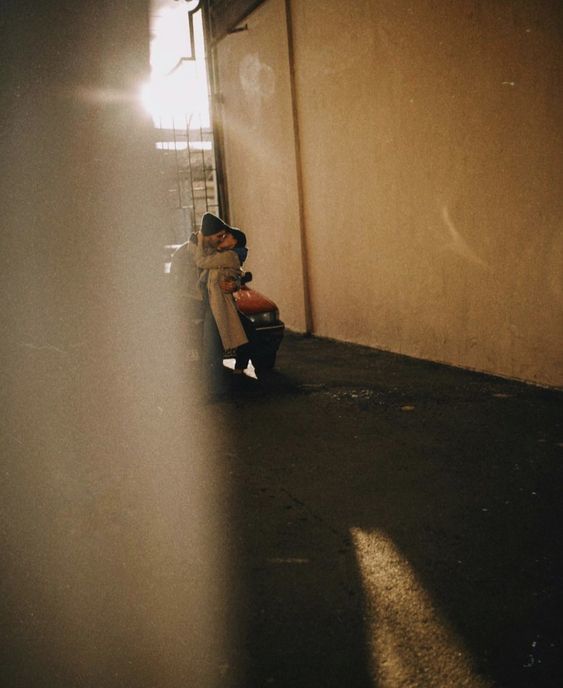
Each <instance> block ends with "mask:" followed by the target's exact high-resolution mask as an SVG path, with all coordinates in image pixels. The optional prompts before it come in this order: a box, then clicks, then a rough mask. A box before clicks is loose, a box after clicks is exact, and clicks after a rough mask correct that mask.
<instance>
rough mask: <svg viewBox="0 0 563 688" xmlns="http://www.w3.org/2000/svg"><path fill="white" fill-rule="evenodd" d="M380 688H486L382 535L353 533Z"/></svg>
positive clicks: (486, 683) (376, 682)
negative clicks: (438, 687)
mask: <svg viewBox="0 0 563 688" xmlns="http://www.w3.org/2000/svg"><path fill="white" fill-rule="evenodd" d="M351 535H352V539H353V541H354V545H355V548H356V556H357V559H358V564H359V569H360V572H361V576H362V583H363V589H364V595H365V599H366V633H367V635H368V642H369V645H370V647H369V652H370V657H371V660H372V669H373V675H374V685H377V686H378V688H403V687H405V688H406V687H407V686H408V687H409V688H410V687H413V688H414V687H415V686H416V688H431V687H432V688H435V687H436V686H452V687H453V686H455V688H459V687H462V686H463V687H465V688H490V687H491V686H492V683H491V682H490V681H488V680H486V679H484V678H483V677H481V676H479V675H478V674H477V673H476V672H475V669H474V668H473V667H472V662H471V657H470V656H469V654H468V652H467V651H466V650H465V648H464V647H463V643H462V642H461V640H460V638H458V637H457V636H456V634H455V633H454V631H453V630H452V628H450V627H449V624H448V622H447V621H446V620H445V619H444V618H443V617H442V616H441V614H440V612H439V611H438V610H437V609H436V608H435V606H434V605H433V604H432V600H431V599H430V596H429V595H428V593H427V592H426V591H425V590H424V588H423V587H422V585H421V584H420V582H419V581H418V580H417V577H416V575H415V573H414V571H413V570H412V568H411V566H410V565H409V563H408V561H407V560H406V559H405V558H404V557H403V555H402V554H401V553H400V552H399V551H398V549H397V548H396V547H395V546H394V544H393V542H392V541H391V540H390V539H389V538H388V537H387V536H386V535H385V534H384V533H382V532H380V531H374V532H366V531H364V530H361V529H359V528H352V529H351Z"/></svg>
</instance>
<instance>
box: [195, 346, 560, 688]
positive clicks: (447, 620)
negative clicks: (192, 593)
mask: <svg viewBox="0 0 563 688" xmlns="http://www.w3.org/2000/svg"><path fill="white" fill-rule="evenodd" d="M227 375H228V374H227ZM229 384H230V385H231V387H230V392H229V394H228V396H227V398H226V399H224V400H222V401H220V402H218V403H215V404H212V405H211V407H208V409H209V408H211V411H210V412H212V413H213V414H214V418H215V422H216V424H217V427H221V428H222V429H223V430H224V432H223V437H224V440H223V443H222V445H221V446H220V448H219V450H218V451H219V460H220V461H222V462H223V466H224V470H225V475H227V476H228V480H227V487H226V488H225V489H226V494H225V495H224V499H225V502H224V503H225V504H228V505H229V519H230V521H229V522H230V529H229V533H230V537H229V540H230V545H229V546H230V547H231V556H232V560H233V561H234V562H236V563H235V568H236V576H235V578H236V581H234V582H233V584H232V587H231V595H232V599H231V605H232V607H233V608H234V610H235V612H234V613H235V616H236V619H237V622H236V626H237V628H238V629H239V630H238V635H237V639H236V642H235V645H236V648H235V650H234V653H233V657H236V659H235V660H234V665H236V666H234V665H230V664H229V663H228V662H227V663H225V665H224V666H223V667H222V669H221V672H222V673H221V676H222V677H223V680H224V681H225V685H229V684H230V683H232V684H236V685H244V686H283V687H284V688H297V687H300V686H303V687H305V686H306V687H307V688H325V687H327V688H328V687H335V688H336V687H338V688H343V687H345V686H346V687H349V688H353V687H356V686H358V687H359V686H362V687H363V686H375V687H377V688H403V687H407V686H408V687H409V688H410V687H413V688H415V687H426V686H428V687H430V686H432V687H438V686H452V688H453V687H458V686H502V687H506V688H515V687H522V688H524V687H526V688H539V687H547V686H550V687H554V688H555V686H560V685H563V683H562V681H563V660H562V657H563V653H562V649H563V648H562V629H563V621H562V618H563V605H562V586H561V583H562V572H563V549H562V547H561V534H560V533H561V524H562V523H563V500H562V494H561V486H562V484H563V482H562V477H563V428H562V423H561V421H562V409H563V404H562V399H563V396H562V394H561V392H560V391H556V390H549V389H543V388H539V387H535V386H531V385H527V384H524V383H520V382H515V381H510V380H505V379H500V378H496V377H492V376H487V375H483V374H479V373H476V372H471V371H466V370H461V369H456V368H452V367H448V366H443V365H439V364H433V363H429V362H424V361H418V360H414V359H411V358H407V357H403V356H399V355H395V354H391V353H386V352H382V351H378V350H374V349H370V348H367V347H360V346H354V345H349V344H345V343H338V342H334V341H329V340H323V339H318V338H311V337H303V336H299V335H295V334H288V336H287V337H286V339H285V341H284V342H283V344H282V348H281V350H280V353H279V358H278V365H277V370H276V371H275V372H274V373H272V374H271V375H269V376H267V377H265V378H263V379H261V380H255V379H252V378H245V379H244V380H240V379H235V377H234V376H232V377H230V378H229ZM229 676H231V679H232V680H231V682H230V681H229Z"/></svg>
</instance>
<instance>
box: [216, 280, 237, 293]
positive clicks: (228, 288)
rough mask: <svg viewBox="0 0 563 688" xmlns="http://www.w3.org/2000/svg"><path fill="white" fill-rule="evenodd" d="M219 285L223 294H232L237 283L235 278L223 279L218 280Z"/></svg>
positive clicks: (235, 289)
mask: <svg viewBox="0 0 563 688" xmlns="http://www.w3.org/2000/svg"><path fill="white" fill-rule="evenodd" d="M219 287H220V289H221V291H222V292H224V293H225V294H232V293H233V292H235V291H237V290H238V284H237V282H236V280H223V281H222V282H219Z"/></svg>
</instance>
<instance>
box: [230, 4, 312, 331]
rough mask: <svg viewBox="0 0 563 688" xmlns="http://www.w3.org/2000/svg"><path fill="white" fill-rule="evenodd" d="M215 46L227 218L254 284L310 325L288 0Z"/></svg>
mask: <svg viewBox="0 0 563 688" xmlns="http://www.w3.org/2000/svg"><path fill="white" fill-rule="evenodd" d="M247 23H248V25H249V30H248V31H243V32H240V33H235V34H232V35H230V36H228V37H227V38H225V39H224V40H223V41H222V42H221V44H220V46H219V50H218V59H219V71H220V89H221V103H220V106H219V107H220V111H221V112H222V115H223V118H222V119H223V127H224V138H225V164H226V175H227V179H228V194H229V204H230V221H231V222H232V223H233V224H235V225H236V226H239V227H241V229H243V230H244V231H245V232H246V234H247V238H248V246H249V249H250V252H249V258H248V261H247V264H246V268H247V269H248V270H250V271H251V272H252V273H253V276H254V282H253V287H254V288H255V289H257V290H259V291H262V292H264V293H265V294H267V295H268V296H270V297H271V298H273V299H274V300H275V301H276V302H277V303H278V304H279V306H280V309H281V310H282V318H283V319H284V320H285V321H286V323H287V324H288V325H289V326H291V327H293V328H294V329H296V330H303V329H304V328H305V315H304V297H303V278H302V264H301V255H302V254H301V238H300V223H299V204H298V195H297V178H296V154H295V138H294V130H293V113H292V106H291V94H290V78H289V61H288V47H287V32H286V21H285V5H284V2H283V0H274V1H273V2H268V3H266V4H264V5H262V6H261V7H259V8H258V9H257V10H256V11H255V12H254V13H253V15H252V16H251V17H250V18H249V19H248V21H247Z"/></svg>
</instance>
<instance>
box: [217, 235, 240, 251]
mask: <svg viewBox="0 0 563 688" xmlns="http://www.w3.org/2000/svg"><path fill="white" fill-rule="evenodd" d="M236 245H237V240H236V239H235V237H234V236H233V235H232V234H231V233H230V232H227V234H226V235H225V237H224V238H223V239H222V241H220V242H219V244H218V245H217V250H218V251H229V250H230V249H232V248H234V247H235V246H236Z"/></svg>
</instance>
